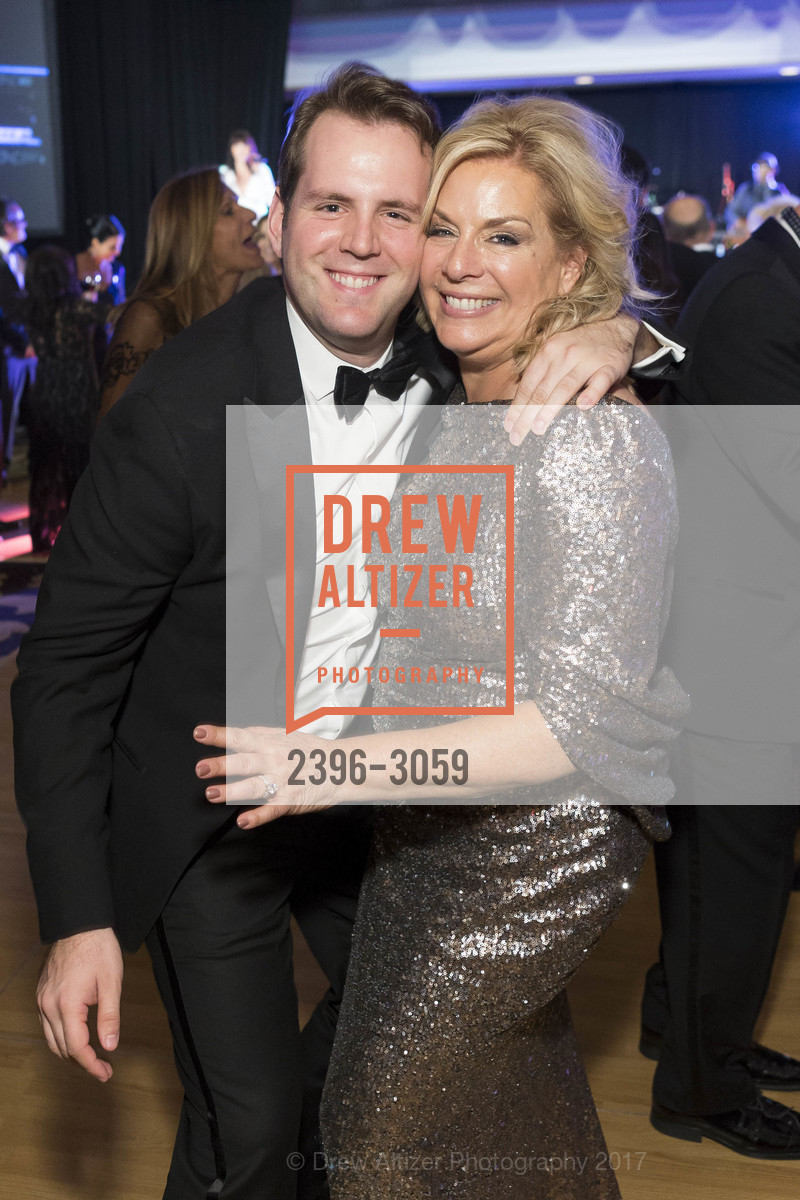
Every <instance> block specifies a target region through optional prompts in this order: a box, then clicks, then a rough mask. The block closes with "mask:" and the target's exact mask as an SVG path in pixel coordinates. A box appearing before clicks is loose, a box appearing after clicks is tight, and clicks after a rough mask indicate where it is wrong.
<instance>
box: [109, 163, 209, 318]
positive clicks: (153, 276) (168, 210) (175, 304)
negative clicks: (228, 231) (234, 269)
mask: <svg viewBox="0 0 800 1200" xmlns="http://www.w3.org/2000/svg"><path fill="white" fill-rule="evenodd" d="M224 199H225V185H224V183H223V182H222V180H221V179H220V175H219V170H218V169H217V167H200V168H198V169H196V170H193V171H186V172H185V174H183V175H176V176H175V177H174V179H170V180H169V181H168V182H167V183H165V184H164V186H163V187H162V188H161V190H160V191H159V192H158V194H157V195H156V198H155V200H154V201H153V203H152V204H151V206H150V215H149V218H148V222H147V242H146V246H145V258H144V268H143V270H142V274H141V277H140V279H139V282H138V283H137V284H136V287H135V288H134V290H133V292H132V293H131V296H130V297H129V299H128V302H127V303H128V304H132V303H133V302H134V301H136V300H149V301H150V302H151V303H152V304H154V306H155V307H156V308H157V309H158V310H159V311H160V313H161V315H162V320H163V321H164V323H165V326H168V328H167V329H166V330H165V332H167V333H168V334H169V335H172V334H173V333H178V332H179V330H181V329H185V328H186V326H187V325H191V324H192V323H193V322H194V321H196V320H198V318H199V317H204V316H205V315H206V313H209V312H211V311H212V309H214V308H216V307H217V303H218V301H217V283H216V279H215V276H214V267H213V263H212V259H211V244H212V241H213V238H214V225H215V224H216V220H217V216H218V215H219V208H220V205H221V204H222V202H223V200H224ZM126 307H127V305H123V306H121V307H120V309H119V314H120V315H121V313H122V312H123V311H124V309H125V308H126Z"/></svg>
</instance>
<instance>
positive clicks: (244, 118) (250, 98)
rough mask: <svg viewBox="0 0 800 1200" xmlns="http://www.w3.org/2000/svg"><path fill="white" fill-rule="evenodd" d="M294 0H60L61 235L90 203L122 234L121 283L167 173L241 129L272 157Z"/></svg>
mask: <svg viewBox="0 0 800 1200" xmlns="http://www.w3.org/2000/svg"><path fill="white" fill-rule="evenodd" d="M290 10H291V3H290V0H111V2H109V0H56V36H57V46H58V60H59V79H60V89H61V109H62V141H63V151H64V154H63V163H64V211H65V226H66V228H65V233H66V242H67V244H68V245H69V247H70V248H71V249H72V250H74V251H77V250H80V249H83V248H84V245H85V242H84V225H83V222H84V221H85V219H86V217H88V216H90V215H91V214H92V213H109V212H110V213H114V214H115V215H116V216H118V217H119V219H120V220H121V221H122V223H123V225H124V226H125V228H126V230H127V234H128V238H127V242H126V247H125V253H124V261H125V263H126V266H127V272H128V279H129V288H130V285H132V284H133V283H134V282H135V280H136V278H137V277H138V274H139V271H140V268H141V263H142V258H143V254H144V238H145V230H146V228H147V213H148V209H149V207H150V203H151V201H152V199H153V196H154V195H155V193H156V192H157V191H158V189H159V188H160V187H161V185H162V184H163V183H165V182H166V180H167V179H169V178H170V176H172V175H174V174H176V173H177V172H179V171H184V170H186V169H188V168H189V167H195V166H206V165H210V164H218V163H220V162H222V161H223V159H224V157H225V152H226V145H227V138H228V134H229V133H230V132H231V130H233V129H237V128H244V129H248V130H249V131H250V132H251V133H252V134H253V135H254V137H255V139H256V142H257V143H258V146H259V149H260V150H261V153H262V154H263V155H265V156H266V157H267V158H268V159H269V161H270V163H271V165H272V166H273V167H274V166H275V163H276V161H277V156H278V150H279V148H280V142H281V138H282V135H283V115H284V101H283V76H284V68H285V61H286V48H287V43H288V36H289V21H290Z"/></svg>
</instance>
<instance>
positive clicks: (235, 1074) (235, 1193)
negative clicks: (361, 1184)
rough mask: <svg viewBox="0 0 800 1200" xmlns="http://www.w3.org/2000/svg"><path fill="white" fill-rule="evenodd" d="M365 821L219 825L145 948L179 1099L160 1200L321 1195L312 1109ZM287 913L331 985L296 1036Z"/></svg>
mask: <svg viewBox="0 0 800 1200" xmlns="http://www.w3.org/2000/svg"><path fill="white" fill-rule="evenodd" d="M369 816H370V814H369V813H368V811H365V810H357V809H356V810H354V809H335V810H332V811H330V812H324V813H317V814H312V815H309V816H302V817H290V818H282V819H281V820H278V821H276V822H275V823H274V824H271V825H268V826H264V827H262V828H260V829H257V830H249V831H247V830H244V831H242V830H240V829H239V828H238V827H237V826H236V825H235V823H231V824H228V825H227V826H226V827H225V829H224V830H223V831H222V833H221V834H220V835H219V836H218V837H217V838H215V839H214V841H213V842H212V843H211V844H210V845H208V846H207V847H206V848H205V849H204V851H203V852H202V853H201V854H200V855H199V857H198V858H197V859H196V860H195V861H194V862H193V863H192V865H191V866H190V868H189V869H188V870H187V871H186V873H185V874H184V876H183V877H182V879H181V880H180V882H179V883H178V885H177V887H176V888H175V890H174V892H173V894H172V896H171V897H170V900H169V902H168V903H167V905H166V907H165V909H164V911H163V913H162V915H161V918H160V919H159V921H158V923H157V925H156V926H155V928H154V929H153V931H152V932H151V934H150V935H149V937H148V939H147V946H148V949H149V951H150V955H151V958H152V961H153V968H154V972H155V976H156V980H157V983H158V986H159V990H160V992H161V996H162V1000H163V1002H164V1005H165V1007H166V1009H167V1014H168V1016H169V1021H170V1026H171V1029H172V1034H173V1044H174V1050H175V1060H176V1064H177V1068H178V1072H179V1074H180V1077H181V1081H182V1083H183V1086H184V1090H185V1097H184V1102H183V1108H182V1112H181V1118H180V1125H179V1129H178V1135H177V1140H176V1143H175V1150H174V1154H173V1159H172V1165H171V1168H170V1172H169V1178H168V1181H167V1186H166V1191H165V1192H164V1197H165V1200H206V1198H207V1197H208V1198H210V1197H217V1196H220V1197H222V1198H223V1200H295V1197H296V1196H297V1197H302V1200H311V1197H316V1196H320V1195H323V1194H324V1187H325V1180H324V1172H322V1171H321V1169H319V1168H317V1169H316V1170H315V1160H314V1151H315V1149H317V1147H318V1143H317V1138H318V1116H317V1114H318V1107H319V1097H320V1095H321V1092H322V1085H323V1083H324V1080H325V1073H326V1070H327V1062H328V1058H329V1055H330V1048H331V1044H332V1041H333V1034H334V1031H335V1027H336V1017H337V1014H338V1009H339V1003H340V999H341V993H342V988H343V986H344V977H345V972H346V968H347V960H348V956H349V950H350V936H351V930H352V926H353V921H354V919H355V909H356V903H357V899H358V889H359V886H360V881H361V876H362V873H363V867H364V860H365V857H366V851H367V848H368V843H369V838H370V821H369ZM231 820H232V822H233V817H232V818H231ZM291 914H293V915H294V916H295V917H296V919H297V921H298V923H299V924H300V927H301V928H302V930H303V933H304V935H305V937H306V939H307V941H308V943H309V946H310V947H311V949H312V951H313V953H314V955H315V957H316V958H317V960H318V962H319V964H320V966H321V967H322V969H323V971H324V972H325V974H326V975H327V977H328V980H329V981H330V989H329V991H328V993H327V994H326V996H325V997H324V998H323V1000H322V1001H321V1003H320V1005H319V1006H318V1008H317V1009H316V1011H315V1012H314V1014H313V1016H312V1017H311V1019H310V1021H309V1023H308V1024H307V1025H306V1027H305V1029H304V1030H303V1033H302V1035H301V1034H300V1032H299V1028H298V1020H297V995H296V992H295V987H294V979H293V971H292V945H291V934H290V928H289V918H290V915H291ZM301 1141H302V1142H303V1144H302V1145H301ZM318 1161H319V1160H318Z"/></svg>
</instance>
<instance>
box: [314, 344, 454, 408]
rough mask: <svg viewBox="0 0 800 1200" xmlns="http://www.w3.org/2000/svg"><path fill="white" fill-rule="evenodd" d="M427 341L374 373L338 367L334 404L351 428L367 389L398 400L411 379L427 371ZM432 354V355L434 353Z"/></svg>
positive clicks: (407, 349) (402, 353)
mask: <svg viewBox="0 0 800 1200" xmlns="http://www.w3.org/2000/svg"><path fill="white" fill-rule="evenodd" d="M429 341H430V339H424V340H423V339H422V338H418V339H416V341H415V343H414V344H413V345H411V346H408V347H404V348H402V349H400V350H398V352H397V353H396V354H393V355H392V357H391V358H390V359H389V361H388V362H387V363H384V365H383V366H382V367H379V368H378V370H376V371H360V370H359V369H358V367H339V369H338V370H337V372H336V386H335V387H334V389H333V402H334V404H335V405H336V406H337V408H338V410H339V416H340V417H344V419H345V421H347V424H348V425H351V424H352V422H353V421H354V420H355V418H356V417H357V416H358V413H359V412H360V410H361V409H362V408H363V406H364V404H365V402H366V399H367V396H368V395H369V390H370V388H374V389H375V391H376V392H379V393H380V395H381V396H386V398H387V399H388V400H399V399H400V397H401V396H402V395H403V392H404V391H405V390H406V387H407V386H408V381H409V379H410V378H411V376H412V375H416V374H418V373H419V372H420V371H421V370H422V369H423V368H424V367H427V365H428V360H429V359H430V358H431V349H430V346H429ZM434 353H435V351H434Z"/></svg>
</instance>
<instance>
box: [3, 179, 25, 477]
mask: <svg viewBox="0 0 800 1200" xmlns="http://www.w3.org/2000/svg"><path fill="white" fill-rule="evenodd" d="M0 230H2V235H0V354H1V355H2V361H0V407H1V408H2V436H3V447H4V457H5V458H6V459H10V457H11V454H12V452H13V448H14V430H15V427H16V421H17V411H18V409H19V403H20V399H21V396H22V392H23V390H24V387H25V380H26V378H27V376H28V364H27V363H22V362H20V361H19V360H21V359H23V358H25V356H26V352H27V353H28V354H30V347H29V345H28V338H27V335H26V333H25V326H24V322H23V320H22V315H23V314H22V301H23V299H24V297H25V263H26V258H27V256H26V254H25V249H24V246H23V242H24V241H25V239H26V238H27V236H28V222H27V221H26V219H25V213H24V212H23V211H22V209H21V208H20V206H19V204H17V202H16V200H9V199H8V198H7V197H5V196H0ZM9 360H12V361H9ZM3 475H4V476H5V471H3Z"/></svg>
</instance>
